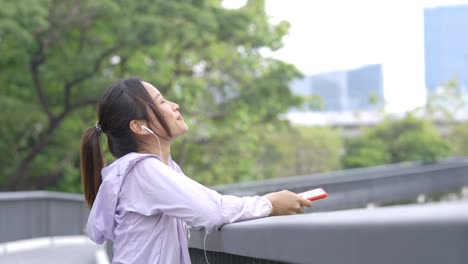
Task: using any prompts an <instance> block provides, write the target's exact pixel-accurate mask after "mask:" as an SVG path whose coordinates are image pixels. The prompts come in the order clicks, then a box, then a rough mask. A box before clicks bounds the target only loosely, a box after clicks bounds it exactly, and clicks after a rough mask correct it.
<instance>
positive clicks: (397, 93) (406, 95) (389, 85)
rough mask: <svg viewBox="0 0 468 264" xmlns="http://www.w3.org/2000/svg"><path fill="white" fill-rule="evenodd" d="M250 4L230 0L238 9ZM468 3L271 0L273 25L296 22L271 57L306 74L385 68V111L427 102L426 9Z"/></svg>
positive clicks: (227, 0) (449, 0)
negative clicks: (425, 63) (362, 67)
mask: <svg viewBox="0 0 468 264" xmlns="http://www.w3.org/2000/svg"><path fill="white" fill-rule="evenodd" d="M245 2H246V1H245V0H225V2H224V5H225V6H226V7H230V8H236V7H238V6H240V5H243V4H244V3H245ZM467 3H468V0H287V1H286V0H266V11H267V13H268V15H269V16H270V17H271V21H272V22H273V23H276V22H278V21H281V20H287V21H289V22H290V24H291V28H290V32H289V34H288V36H286V37H285V38H284V47H283V48H282V49H280V50H278V51H275V52H273V53H266V54H267V55H268V56H272V57H274V58H278V59H281V60H283V61H286V62H289V63H292V64H294V65H296V67H297V68H298V69H299V70H300V71H301V72H303V73H304V74H316V73H321V72H327V71H335V70H343V69H352V68H356V67H359V66H363V65H367V64H374V63H378V64H382V68H383V77H384V78H383V82H384V95H385V100H386V103H387V104H386V111H387V112H393V113H401V112H404V111H407V110H412V109H414V108H415V107H417V106H420V105H422V104H424V102H425V96H426V94H425V85H424V24H423V15H424V13H423V10H424V8H430V7H436V6H442V5H451V4H467Z"/></svg>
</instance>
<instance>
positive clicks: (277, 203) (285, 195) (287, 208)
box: [264, 190, 312, 216]
mask: <svg viewBox="0 0 468 264" xmlns="http://www.w3.org/2000/svg"><path fill="white" fill-rule="evenodd" d="M264 197H265V198H267V199H268V200H270V202H271V204H272V206H273V209H272V210H271V214H270V216H275V215H291V214H301V213H303V212H304V207H303V206H307V207H311V206H312V202H311V201H309V200H307V199H304V198H302V197H301V196H299V195H297V194H295V193H293V192H290V191H286V190H284V191H280V192H273V193H269V194H266V195H265V196H264Z"/></svg>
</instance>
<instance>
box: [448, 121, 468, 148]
mask: <svg viewBox="0 0 468 264" xmlns="http://www.w3.org/2000/svg"><path fill="white" fill-rule="evenodd" d="M447 141H448V142H449V144H450V147H451V149H452V154H453V155H463V156H468V123H462V124H458V125H456V126H455V127H454V128H453V129H452V131H451V132H450V134H449V135H448V137H447Z"/></svg>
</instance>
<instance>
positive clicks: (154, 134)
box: [141, 125, 164, 162]
mask: <svg viewBox="0 0 468 264" xmlns="http://www.w3.org/2000/svg"><path fill="white" fill-rule="evenodd" d="M141 129H144V130H146V131H148V132H149V133H150V134H152V135H153V136H155V137H156V139H157V140H158V144H159V156H160V158H161V161H162V162H164V159H163V155H162V149H161V141H159V137H158V136H157V135H156V133H154V132H153V130H151V129H149V128H147V127H146V126H145V125H141Z"/></svg>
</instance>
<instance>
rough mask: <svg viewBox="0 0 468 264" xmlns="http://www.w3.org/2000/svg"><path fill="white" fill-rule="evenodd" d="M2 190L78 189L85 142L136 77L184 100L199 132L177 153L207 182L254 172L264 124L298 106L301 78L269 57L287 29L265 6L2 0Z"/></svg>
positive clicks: (210, 0) (214, 0)
mask: <svg viewBox="0 0 468 264" xmlns="http://www.w3.org/2000/svg"><path fill="white" fill-rule="evenodd" d="M0 5H1V6H2V8H1V9H0V54H1V56H0V69H1V71H0V84H1V86H2V89H1V90H0V98H1V99H0V100H1V102H0V105H2V107H3V109H2V110H4V111H1V113H0V118H1V121H2V123H3V124H8V126H3V127H2V129H0V133H1V135H0V136H1V137H2V139H4V140H3V141H2V142H1V145H0V148H1V149H0V150H1V151H0V153H2V154H1V155H2V161H1V163H0V165H1V167H0V175H1V176H0V177H1V178H0V186H1V187H0V188H1V189H4V190H5V189H7V190H18V189H31V188H36V189H43V188H52V189H54V188H58V189H61V190H67V191H79V190H80V187H79V168H78V167H79V160H78V154H79V141H80V140H79V139H80V134H81V132H82V130H83V129H84V128H86V127H89V126H92V125H93V124H94V122H95V121H96V120H95V114H94V109H93V105H94V104H95V103H96V100H97V97H98V96H99V95H100V94H101V93H102V91H103V89H104V88H105V87H107V86H108V85H109V84H110V83H112V82H114V81H115V80H116V79H119V78H123V77H128V76H135V75H137V76H140V77H142V78H144V79H145V80H147V81H149V82H151V83H153V84H155V86H156V87H158V88H159V89H160V90H161V91H162V92H163V93H164V94H165V95H166V97H168V98H170V99H171V100H174V101H176V102H178V103H179V104H180V105H181V112H182V113H183V114H184V116H185V117H186V120H188V122H189V125H190V126H191V132H190V134H189V135H187V136H186V137H184V138H183V139H182V140H181V141H180V142H179V143H178V144H177V145H176V146H175V150H176V153H175V155H174V156H175V159H176V160H179V162H180V163H181V165H182V168H184V171H185V172H186V174H187V175H190V176H195V178H197V179H198V180H201V181H202V182H204V183H207V184H215V183H220V182H223V181H236V180H241V179H245V178H249V177H254V176H255V175H253V173H255V172H254V171H253V170H252V167H253V166H254V164H255V157H256V155H258V153H259V151H260V150H259V146H258V140H259V138H260V137H261V136H262V135H261V134H260V133H261V132H262V131H263V127H265V126H268V125H271V124H274V123H276V122H277V120H278V119H277V116H278V114H280V113H283V112H285V111H287V109H289V108H290V107H291V106H293V105H299V104H300V103H301V100H300V99H299V98H296V97H294V96H293V95H292V94H291V92H290V91H289V88H288V83H289V81H290V80H292V79H293V78H297V77H299V76H300V74H299V73H298V71H297V70H296V69H295V68H294V67H293V66H292V65H289V64H286V63H283V62H281V61H277V60H274V59H270V58H264V57H262V56H261V54H260V49H262V48H269V49H272V50H275V49H278V48H280V47H281V45H282V42H281V39H282V37H283V36H284V35H285V34H286V33H287V30H288V24H287V23H286V22H281V23H279V24H276V25H272V24H270V23H269V22H268V16H267V15H266V13H265V6H264V1H248V2H247V4H246V5H245V6H244V7H242V8H239V9H235V10H227V9H224V8H222V7H221V1H220V0H197V1H190V2H186V1H154V0H151V1H150V0H141V1H131V0H113V1H112V0H101V1H92V0H83V1H52V0H38V1H27V0H18V1H8V0H0Z"/></svg>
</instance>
